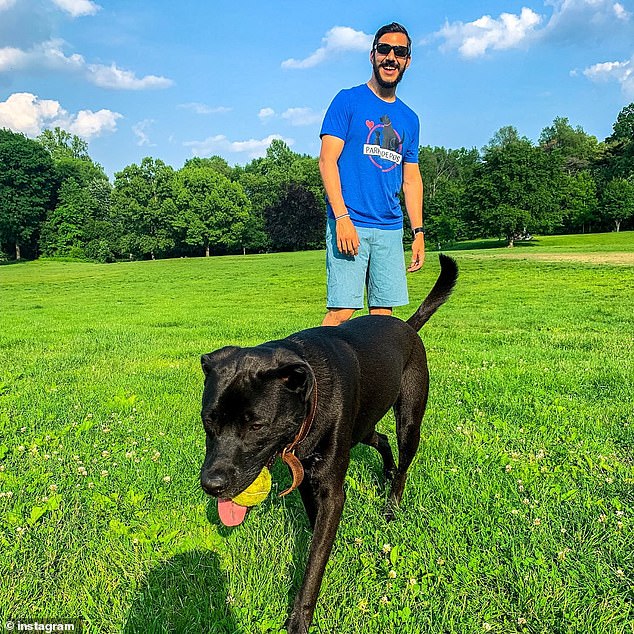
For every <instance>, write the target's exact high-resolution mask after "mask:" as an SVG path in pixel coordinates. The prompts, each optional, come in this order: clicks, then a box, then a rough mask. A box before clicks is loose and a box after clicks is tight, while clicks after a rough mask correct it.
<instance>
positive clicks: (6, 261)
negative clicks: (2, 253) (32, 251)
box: [0, 259, 30, 266]
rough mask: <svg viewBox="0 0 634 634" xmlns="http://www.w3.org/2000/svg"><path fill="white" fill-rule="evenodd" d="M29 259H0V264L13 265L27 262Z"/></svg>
mask: <svg viewBox="0 0 634 634" xmlns="http://www.w3.org/2000/svg"><path fill="white" fill-rule="evenodd" d="M29 262H30V260H24V259H22V260H0V266H13V265H14V264H28V263H29Z"/></svg>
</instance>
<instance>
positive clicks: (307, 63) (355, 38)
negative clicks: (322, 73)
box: [282, 26, 372, 68]
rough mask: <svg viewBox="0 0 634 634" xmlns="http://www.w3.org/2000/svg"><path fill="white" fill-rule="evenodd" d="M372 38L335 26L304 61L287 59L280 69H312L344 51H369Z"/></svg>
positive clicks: (347, 27) (344, 27)
mask: <svg viewBox="0 0 634 634" xmlns="http://www.w3.org/2000/svg"><path fill="white" fill-rule="evenodd" d="M371 46H372V36H371V35H367V34H366V33H364V32H363V31H355V30H354V29H352V28H350V27H349V26H335V27H333V28H332V29H330V31H328V33H326V35H325V36H324V37H323V38H322V45H321V46H320V47H319V48H318V49H317V50H316V51H315V52H314V53H311V54H310V55H309V56H308V57H306V58H305V59H301V60H297V59H292V58H291V59H287V60H285V61H283V62H282V68H312V67H313V66H317V65H318V64H321V63H322V62H324V61H326V60H328V59H330V58H331V56H332V55H333V54H339V53H342V52H344V51H368V52H369V51H370V47H371Z"/></svg>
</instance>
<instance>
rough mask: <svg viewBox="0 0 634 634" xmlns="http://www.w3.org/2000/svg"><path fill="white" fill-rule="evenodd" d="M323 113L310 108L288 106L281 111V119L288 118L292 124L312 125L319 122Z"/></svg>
mask: <svg viewBox="0 0 634 634" xmlns="http://www.w3.org/2000/svg"><path fill="white" fill-rule="evenodd" d="M322 117H323V113H321V112H315V111H314V110H313V109H312V108H289V109H288V110H286V111H285V112H283V113H282V119H286V120H288V122H289V123H290V124H291V125H292V126H304V125H313V124H314V123H319V122H321V120H322Z"/></svg>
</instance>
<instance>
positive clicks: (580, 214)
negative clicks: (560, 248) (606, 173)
mask: <svg viewBox="0 0 634 634" xmlns="http://www.w3.org/2000/svg"><path fill="white" fill-rule="evenodd" d="M562 192H563V196H562V200H561V205H562V209H563V224H564V227H565V228H566V229H568V230H570V231H578V230H581V231H585V230H586V228H587V227H588V228H589V226H590V225H591V223H592V222H594V221H595V220H596V219H597V204H598V200H597V185H596V183H595V180H594V178H593V177H592V174H591V173H590V172H589V171H588V170H583V171H580V172H577V173H576V174H571V175H566V176H565V177H564V186H563V190H562Z"/></svg>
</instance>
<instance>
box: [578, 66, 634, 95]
mask: <svg viewBox="0 0 634 634" xmlns="http://www.w3.org/2000/svg"><path fill="white" fill-rule="evenodd" d="M583 74H584V75H585V76H586V77H587V78H588V79H589V80H590V81H593V82H610V81H616V82H618V83H619V84H620V85H621V89H622V90H623V94H624V95H625V96H626V97H627V98H628V99H634V56H632V58H631V59H629V60H626V61H624V62H601V63H599V64H594V65H593V66H589V67H588V68H586V69H585V70H584V71H583Z"/></svg>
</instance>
